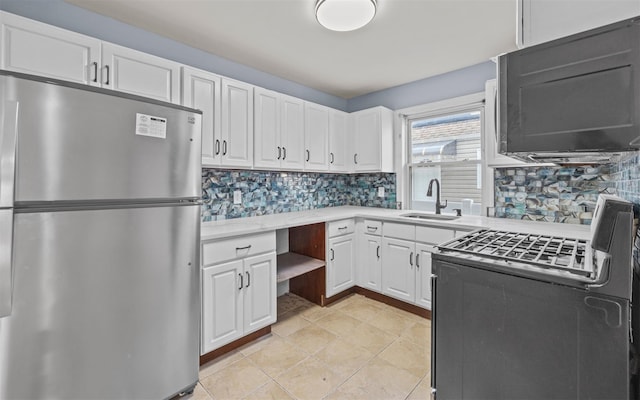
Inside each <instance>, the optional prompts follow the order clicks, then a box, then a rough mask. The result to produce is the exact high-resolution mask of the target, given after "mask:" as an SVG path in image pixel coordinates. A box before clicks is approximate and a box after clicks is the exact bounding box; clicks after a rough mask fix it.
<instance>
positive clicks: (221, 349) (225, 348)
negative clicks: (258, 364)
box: [200, 325, 271, 365]
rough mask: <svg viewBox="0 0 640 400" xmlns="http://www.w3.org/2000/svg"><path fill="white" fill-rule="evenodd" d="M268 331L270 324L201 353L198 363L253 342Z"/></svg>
mask: <svg viewBox="0 0 640 400" xmlns="http://www.w3.org/2000/svg"><path fill="white" fill-rule="evenodd" d="M269 333H271V325H269V326H266V327H264V328H262V329H260V330H257V331H255V332H252V333H250V334H248V335H247V336H243V337H241V338H240V339H238V340H234V341H233V342H231V343H228V344H225V345H224V346H222V347H219V348H217V349H215V350H213V351H210V352H208V353H206V354H203V355H201V356H200V365H204V364H206V363H208V362H209V361H212V360H215V359H216V358H218V357H220V356H222V355H225V354H227V353H229V352H231V351H233V350H235V349H237V348H239V347H242V346H244V345H245V344H247V343H249V342H253V341H254V340H256V339H259V338H261V337H262V336H264V335H268V334H269Z"/></svg>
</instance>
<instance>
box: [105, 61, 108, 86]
mask: <svg viewBox="0 0 640 400" xmlns="http://www.w3.org/2000/svg"><path fill="white" fill-rule="evenodd" d="M104 69H105V71H107V81H106V82H105V83H104V84H105V85H108V84H109V66H108V65H105V66H104Z"/></svg>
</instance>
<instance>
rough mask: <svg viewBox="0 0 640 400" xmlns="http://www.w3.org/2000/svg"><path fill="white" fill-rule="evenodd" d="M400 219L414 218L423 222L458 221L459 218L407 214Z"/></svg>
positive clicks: (453, 216)
mask: <svg viewBox="0 0 640 400" xmlns="http://www.w3.org/2000/svg"><path fill="white" fill-rule="evenodd" d="M400 216H401V217H407V218H415V219H425V220H429V219H431V220H436V221H451V220H453V219H458V218H460V217H458V216H456V215H442V214H423V213H409V214H402V215H400Z"/></svg>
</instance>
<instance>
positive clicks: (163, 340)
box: [0, 205, 200, 399]
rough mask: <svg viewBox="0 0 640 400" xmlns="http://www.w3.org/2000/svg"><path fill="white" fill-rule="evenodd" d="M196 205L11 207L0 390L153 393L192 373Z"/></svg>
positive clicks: (33, 394) (64, 395) (63, 395)
mask: <svg viewBox="0 0 640 400" xmlns="http://www.w3.org/2000/svg"><path fill="white" fill-rule="evenodd" d="M199 218H200V207H199V206H198V205H189V206H165V207H150V208H129V209H111V210H82V211H65V212H43V213H16V214H15V229H14V239H15V240H14V256H13V259H14V290H13V310H12V313H11V316H9V317H6V318H0V355H2V357H0V398H2V399H45V398H46V399H163V398H168V397H170V396H172V395H174V394H176V393H177V392H179V391H182V390H184V389H186V388H189V387H192V386H194V385H195V384H196V382H197V380H198V356H199V331H200V330H199V315H200V289H199V287H200V286H199V250H198V243H199V234H200V232H199Z"/></svg>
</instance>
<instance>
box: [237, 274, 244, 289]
mask: <svg viewBox="0 0 640 400" xmlns="http://www.w3.org/2000/svg"><path fill="white" fill-rule="evenodd" d="M238 276H239V277H240V287H239V288H238V290H242V288H243V287H244V284H243V283H242V274H238Z"/></svg>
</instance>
